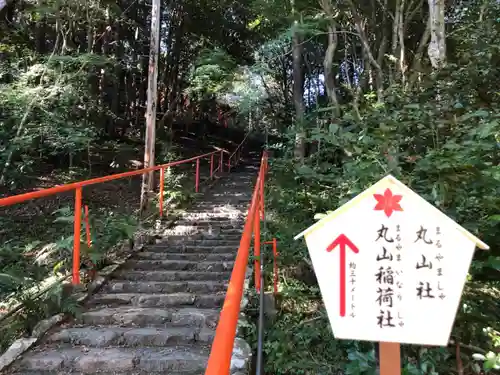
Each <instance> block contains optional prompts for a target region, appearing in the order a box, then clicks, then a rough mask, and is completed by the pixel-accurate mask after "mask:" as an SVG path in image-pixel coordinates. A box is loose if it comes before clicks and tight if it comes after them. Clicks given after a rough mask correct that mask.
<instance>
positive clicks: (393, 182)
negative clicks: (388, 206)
mask: <svg viewBox="0 0 500 375" xmlns="http://www.w3.org/2000/svg"><path fill="white" fill-rule="evenodd" d="M386 185H395V186H396V187H397V188H399V189H401V190H402V191H404V192H406V194H410V195H414V196H415V197H418V199H420V200H421V202H422V205H424V206H426V208H428V209H432V210H433V211H434V213H435V214H438V215H440V216H441V219H442V220H445V221H448V222H451V223H453V224H454V225H455V226H456V228H457V230H459V231H460V232H462V233H463V234H464V235H465V236H466V237H468V238H470V239H471V240H472V241H473V242H474V243H475V244H476V246H477V247H478V248H479V249H481V250H489V248H490V247H489V246H488V245H486V244H485V243H484V242H483V241H481V240H480V239H479V238H477V237H476V236H474V235H473V234H472V233H470V232H469V231H468V230H467V229H465V228H463V227H462V226H460V225H458V224H457V223H455V222H454V221H453V220H452V219H450V218H449V217H448V216H446V215H445V214H444V213H443V212H441V211H440V210H439V209H437V208H436V207H434V206H433V205H432V204H430V203H429V202H427V201H426V200H425V199H424V198H422V197H421V196H420V195H418V194H417V193H415V192H414V191H413V190H411V189H410V188H409V187H408V186H406V185H405V184H403V183H402V182H400V181H399V180H398V179H396V178H395V177H393V176H392V175H387V176H386V177H384V178H382V179H381V180H379V181H378V182H377V183H375V184H373V185H372V186H370V187H369V188H368V189H366V190H365V191H363V192H362V193H360V194H358V195H357V196H355V197H354V198H353V199H351V200H350V201H349V202H347V203H345V204H344V205H342V206H341V207H339V208H337V209H336V210H335V211H333V212H332V213H330V214H329V215H328V216H326V217H324V218H323V219H321V220H319V221H318V222H316V223H314V224H313V225H311V226H310V227H309V228H307V229H305V230H304V231H302V232H301V233H299V234H297V235H296V236H295V237H294V239H295V240H297V239H299V238H301V237H302V236H307V235H308V234H310V233H312V232H313V231H315V230H316V229H318V228H320V227H321V226H323V225H325V224H326V223H328V222H329V221H331V220H333V219H335V218H336V217H338V216H339V215H342V214H343V213H344V212H346V211H347V210H349V209H350V208H352V207H354V206H355V205H357V204H358V203H360V201H361V200H363V199H365V198H367V197H368V196H370V195H371V194H374V193H375V192H377V191H379V190H380V188H381V187H382V186H386Z"/></svg>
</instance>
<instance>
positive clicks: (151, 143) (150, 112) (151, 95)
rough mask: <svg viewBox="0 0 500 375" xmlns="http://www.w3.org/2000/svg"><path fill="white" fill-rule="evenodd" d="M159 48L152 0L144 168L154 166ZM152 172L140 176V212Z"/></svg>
mask: <svg viewBox="0 0 500 375" xmlns="http://www.w3.org/2000/svg"><path fill="white" fill-rule="evenodd" d="M159 47H160V0H153V4H152V8H151V40H150V44H149V70H148V93H147V95H148V101H147V107H146V135H145V140H144V146H145V147H144V167H145V168H149V167H152V166H154V165H155V141H156V102H157V98H158V95H157V90H156V89H157V80H158V52H159ZM153 183H154V172H149V173H145V174H143V176H142V192H141V210H144V209H145V207H146V205H147V203H148V193H149V192H150V191H152V190H153Z"/></svg>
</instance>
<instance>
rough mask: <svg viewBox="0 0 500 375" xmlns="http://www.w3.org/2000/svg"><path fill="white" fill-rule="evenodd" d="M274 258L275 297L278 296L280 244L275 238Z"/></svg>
mask: <svg viewBox="0 0 500 375" xmlns="http://www.w3.org/2000/svg"><path fill="white" fill-rule="evenodd" d="M273 256H274V265H273V268H274V270H273V271H274V295H276V294H278V280H279V275H278V243H277V241H276V238H273Z"/></svg>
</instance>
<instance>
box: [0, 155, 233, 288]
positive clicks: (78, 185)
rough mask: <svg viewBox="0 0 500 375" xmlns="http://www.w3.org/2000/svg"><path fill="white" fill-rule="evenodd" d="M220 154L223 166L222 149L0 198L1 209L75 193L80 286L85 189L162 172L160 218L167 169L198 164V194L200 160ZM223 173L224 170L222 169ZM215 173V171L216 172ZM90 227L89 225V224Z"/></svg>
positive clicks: (75, 243)
mask: <svg viewBox="0 0 500 375" xmlns="http://www.w3.org/2000/svg"><path fill="white" fill-rule="evenodd" d="M218 153H220V159H221V165H222V156H223V154H224V153H227V154H229V152H228V151H227V150H224V149H220V150H217V151H212V152H209V153H206V154H203V155H199V156H195V157H192V158H189V159H184V160H178V161H174V162H170V163H167V164H161V165H157V166H153V167H149V168H143V169H139V170H136V171H129V172H123V173H116V174H112V175H108V176H103V177H97V178H92V179H89V180H84V181H79V182H74V183H71V184H66V185H59V186H54V187H51V188H48V189H42V190H37V191H32V192H29V193H23V194H17V195H12V196H9V197H5V198H0V207H6V206H10V205H14V204H17V203H21V202H25V201H28V200H31V199H37V198H42V197H47V196H50V195H55V194H59V193H63V192H68V191H72V190H74V191H75V212H74V229H73V230H74V232H73V269H72V273H73V284H79V283H80V229H81V213H82V190H83V187H85V186H89V185H95V184H100V183H104V182H110V181H114V180H118V179H122V178H127V177H133V176H139V175H142V174H144V173H148V172H153V171H157V170H160V171H161V172H160V176H161V177H160V216H162V215H163V185H164V184H163V179H164V170H165V168H169V167H173V166H176V165H180V164H184V163H190V162H195V163H196V181H195V189H196V192H198V190H199V177H200V170H199V165H200V159H202V158H205V157H210V158H213V155H215V154H218ZM221 171H222V168H221ZM214 172H215V171H214ZM86 213H87V214H86V215H87V216H84V220H85V222H86V224H87V222H88V208H86ZM87 226H88V224H87ZM88 238H89V232H88V230H87V240H88Z"/></svg>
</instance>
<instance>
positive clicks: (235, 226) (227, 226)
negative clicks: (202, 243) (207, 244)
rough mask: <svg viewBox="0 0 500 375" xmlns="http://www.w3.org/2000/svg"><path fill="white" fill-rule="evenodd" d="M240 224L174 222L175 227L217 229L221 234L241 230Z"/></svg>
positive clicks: (199, 221)
mask: <svg viewBox="0 0 500 375" xmlns="http://www.w3.org/2000/svg"><path fill="white" fill-rule="evenodd" d="M243 225H244V224H243V223H242V222H234V221H231V220H227V221H209V220H196V219H190V220H178V221H176V222H175V226H193V227H197V228H203V229H205V228H211V227H213V228H218V229H220V230H222V231H223V232H226V231H228V230H230V229H241V228H242V227H243Z"/></svg>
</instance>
